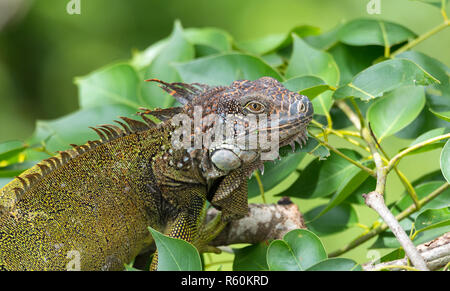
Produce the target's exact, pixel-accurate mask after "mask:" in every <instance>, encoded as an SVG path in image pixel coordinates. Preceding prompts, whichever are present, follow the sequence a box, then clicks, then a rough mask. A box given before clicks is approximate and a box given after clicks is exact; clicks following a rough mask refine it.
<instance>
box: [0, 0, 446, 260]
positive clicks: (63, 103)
mask: <svg viewBox="0 0 450 291" xmlns="http://www.w3.org/2000/svg"><path fill="white" fill-rule="evenodd" d="M68 2H69V0H39V1H31V0H0V142H3V141H7V140H11V139H22V140H23V139H25V138H27V137H29V136H30V135H31V133H32V132H33V130H34V124H35V121H36V120H37V119H52V118H56V117H60V116H62V115H65V114H67V113H70V112H72V111H74V110H76V109H77V108H78V104H77V102H78V101H77V94H78V92H77V87H76V85H75V84H74V82H73V81H74V78H75V77H77V76H83V75H86V74H88V73H89V72H91V71H93V70H95V69H98V68H99V67H102V66H104V65H107V64H110V63H112V62H116V61H119V60H126V59H129V58H130V57H131V55H132V52H133V51H134V50H143V49H145V48H146V47H147V46H149V45H150V44H152V43H153V42H155V41H157V40H159V39H161V38H164V37H166V36H168V35H169V34H170V32H171V30H172V27H173V23H174V20H175V19H179V20H180V21H181V23H182V25H183V26H184V27H207V26H214V27H218V28H223V29H225V30H227V31H228V32H229V33H230V34H231V35H232V36H233V37H234V38H235V39H236V40H248V39H254V38H258V37H261V36H264V35H267V34H271V33H283V32H286V31H288V30H289V29H290V28H292V27H294V26H296V25H301V24H309V25H313V26H317V27H320V28H321V29H322V30H323V31H327V30H329V29H331V28H332V27H334V26H336V25H337V24H338V23H340V22H342V21H344V20H350V19H354V18H360V17H367V18H381V19H384V20H388V21H392V22H396V23H399V24H402V25H404V26H406V27H408V28H410V29H411V30H413V31H414V32H415V33H417V34H422V33H424V32H426V31H427V30H429V29H431V28H433V27H435V26H436V25H438V24H439V23H441V22H442V17H441V15H440V13H439V9H437V8H435V7H433V6H430V5H426V4H423V3H421V2H418V1H411V0H381V14H380V15H370V14H368V13H367V11H366V5H367V3H368V2H369V0H339V1H337V0H245V1H242V0H214V1H213V0H189V1H187V0H147V1H144V0H142V1H137V0H136V1H121V0H80V3H81V14H80V15H69V14H68V13H67V12H66V5H67V3H68ZM449 48H450V30H446V31H442V32H440V33H438V34H436V35H434V36H432V37H431V38H430V39H428V40H427V41H425V42H423V43H421V44H420V45H418V46H417V47H416V48H415V50H418V51H421V52H424V53H426V54H427V55H429V56H432V57H434V58H436V59H438V60H440V61H441V62H443V63H444V64H446V65H447V66H450V53H449ZM331 142H332V143H333V142H337V140H331ZM385 143H386V145H385V147H386V149H387V151H388V153H389V154H391V155H392V154H394V153H395V152H396V151H397V150H398V149H400V148H402V147H404V146H406V145H408V144H409V142H408V141H405V140H400V139H398V138H396V137H391V138H389V139H386V141H385ZM340 145H344V144H339V143H336V144H335V146H337V147H339V146H340ZM346 146H348V144H346ZM438 158H439V150H437V151H436V150H435V151H432V152H429V153H426V154H419V155H415V156H413V157H409V158H405V160H404V162H402V164H400V169H401V170H403V171H404V172H405V173H406V174H407V176H408V178H409V179H410V180H414V179H415V178H417V177H419V176H421V175H423V174H425V173H427V172H430V171H432V170H435V169H438V168H439V162H438ZM307 161H309V160H308V159H306V160H304V161H303V162H302V164H301V167H303V166H304V165H306V163H307ZM292 178H295V176H293V177H291V179H290V180H288V181H286V182H285V183H282V184H281V185H280V186H279V187H282V188H286V187H288V186H289V181H292ZM402 191H403V188H402V186H401V183H400V182H399V181H398V179H397V178H396V177H395V176H393V175H391V176H390V177H389V180H388V193H387V194H388V197H387V198H388V202H392V201H394V200H395V199H396V198H397V197H399V195H400V194H401V192H402ZM268 197H270V193H268ZM257 201H258V199H254V200H253V201H252V202H257ZM272 201H275V199H272ZM295 202H297V203H298V205H300V209H301V210H302V211H306V210H308V209H311V208H312V207H314V206H315V205H318V204H320V203H323V201H319V200H314V201H309V200H308V201H306V200H305V201H302V200H296V201H295ZM362 208H363V209H361V213H360V215H362V216H363V217H362V221H363V222H364V223H371V222H372V221H373V220H374V219H376V215H375V214H374V213H373V212H372V211H371V210H368V209H367V208H366V207H364V206H362ZM361 232H362V230H361V229H359V228H352V229H349V230H348V231H346V232H345V233H344V234H342V235H341V234H338V235H332V236H329V237H327V238H325V239H324V243H325V247H326V248H327V250H328V251H332V250H334V249H335V248H336V247H338V246H342V245H343V244H345V243H346V242H348V241H349V240H350V239H352V238H354V237H355V236H356V235H358V234H360V233H361ZM370 244H371V243H366V244H365V245H366V246H368V245H370ZM385 252H386V251H383V252H382V253H385ZM366 254H367V249H364V247H362V248H360V249H358V250H355V251H352V252H350V253H348V254H345V255H344V256H345V257H350V258H354V259H356V260H357V261H359V262H364V261H367V260H369V259H367V258H366ZM223 259H225V260H227V256H226V255H225V256H222V257H221V260H223ZM228 266H229V265H228ZM211 269H217V268H215V267H211ZM224 269H227V268H224Z"/></svg>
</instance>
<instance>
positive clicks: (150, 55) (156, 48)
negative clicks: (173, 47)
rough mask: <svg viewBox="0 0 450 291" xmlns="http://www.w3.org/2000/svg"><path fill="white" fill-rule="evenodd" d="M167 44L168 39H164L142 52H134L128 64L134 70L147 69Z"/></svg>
mask: <svg viewBox="0 0 450 291" xmlns="http://www.w3.org/2000/svg"><path fill="white" fill-rule="evenodd" d="M168 43H169V39H168V38H164V39H162V40H160V41H157V42H155V43H153V44H152V45H151V46H149V47H148V48H146V49H145V50H143V51H140V52H138V51H135V52H134V53H133V57H132V59H131V61H130V64H131V65H132V66H133V67H134V68H136V70H138V71H141V70H142V69H145V68H146V67H148V66H149V65H150V64H151V63H152V62H153V60H154V59H155V58H156V57H157V56H158V55H159V54H160V53H161V51H162V50H164V49H165V48H166V46H167V44H168Z"/></svg>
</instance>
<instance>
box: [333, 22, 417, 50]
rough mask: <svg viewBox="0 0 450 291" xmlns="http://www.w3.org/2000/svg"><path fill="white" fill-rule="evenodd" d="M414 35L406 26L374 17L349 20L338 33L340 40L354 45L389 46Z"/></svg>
mask: <svg viewBox="0 0 450 291" xmlns="http://www.w3.org/2000/svg"><path fill="white" fill-rule="evenodd" d="M415 37H416V34H415V33H414V32H412V31H411V30H409V29H408V28H406V27H403V26H401V25H399V24H395V23H392V22H387V21H381V20H375V19H355V20H352V21H349V22H348V23H346V24H345V25H344V26H343V27H342V28H341V29H340V30H339V33H338V38H339V40H340V41H341V42H343V43H345V44H348V45H354V46H364V45H381V46H388V47H390V46H392V45H395V44H398V43H401V42H404V41H407V40H408V39H412V38H415Z"/></svg>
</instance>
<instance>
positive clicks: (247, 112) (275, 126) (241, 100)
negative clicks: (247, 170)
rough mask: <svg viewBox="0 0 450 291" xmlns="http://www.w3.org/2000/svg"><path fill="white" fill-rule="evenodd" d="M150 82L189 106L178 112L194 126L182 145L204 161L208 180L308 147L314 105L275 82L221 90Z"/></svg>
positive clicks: (237, 83)
mask: <svg viewBox="0 0 450 291" xmlns="http://www.w3.org/2000/svg"><path fill="white" fill-rule="evenodd" d="M150 81H155V82H158V83H160V84H161V87H162V88H163V89H164V90H165V91H167V92H168V93H169V94H171V95H172V96H174V97H175V98H176V99H177V100H178V101H179V102H180V103H181V104H183V105H184V107H182V110H179V111H178V113H181V115H183V116H184V117H183V118H184V120H185V121H188V122H189V123H190V124H189V125H188V126H185V127H184V128H183V130H179V131H178V133H179V136H178V137H181V138H184V141H186V140H187V139H186V138H188V137H189V141H188V142H187V143H186V142H185V143H184V144H183V145H184V146H185V147H186V150H188V152H189V153H190V154H191V157H195V158H196V159H197V160H198V161H199V166H200V167H201V168H202V171H203V172H204V176H205V177H206V178H213V179H214V178H217V177H220V176H223V175H226V174H227V173H229V172H230V171H233V170H235V169H237V168H240V167H243V166H246V165H248V164H250V163H251V164H255V165H262V162H261V161H263V160H270V159H274V158H277V157H278V148H279V147H282V146H284V145H287V144H290V145H291V146H292V147H295V143H294V142H298V143H299V144H300V145H302V144H303V143H304V142H306V138H307V137H306V127H307V126H308V124H309V122H310V121H311V119H312V115H313V106H312V104H311V102H310V100H309V99H308V98H307V97H306V96H303V95H300V94H298V93H296V92H292V91H289V90H287V89H286V88H285V87H284V86H283V85H282V84H281V83H280V82H279V81H277V80H276V79H274V78H271V77H262V78H260V79H258V80H255V81H249V80H240V81H235V82H233V83H232V84H231V85H229V86H216V87H211V86H208V85H203V84H198V83H193V84H184V83H165V82H163V81H160V80H156V79H152V80H150ZM183 118H180V119H176V122H175V123H179V121H180V120H181V121H182V122H183ZM185 125H186V124H185ZM174 140H177V139H174ZM179 145H180V144H178V146H179ZM274 151H275V154H273V152H274Z"/></svg>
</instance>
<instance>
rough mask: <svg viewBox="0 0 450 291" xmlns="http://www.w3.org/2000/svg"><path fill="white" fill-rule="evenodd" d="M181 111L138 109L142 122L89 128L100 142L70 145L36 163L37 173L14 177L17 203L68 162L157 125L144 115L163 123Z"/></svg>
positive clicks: (119, 121) (173, 109) (123, 118)
mask: <svg viewBox="0 0 450 291" xmlns="http://www.w3.org/2000/svg"><path fill="white" fill-rule="evenodd" d="M181 109H182V108H181V107H174V108H167V109H155V110H149V109H146V108H140V110H143V111H142V112H137V114H138V115H139V116H140V117H141V118H142V119H143V121H139V120H135V119H131V118H128V117H123V116H122V117H119V118H120V119H121V120H114V122H115V123H117V124H118V125H120V126H117V125H113V124H102V125H99V126H97V127H90V128H91V129H92V130H94V131H95V132H96V133H97V135H98V136H99V138H100V140H94V141H88V142H87V143H86V144H84V145H76V144H71V146H72V149H69V150H66V151H59V152H58V155H57V156H54V157H50V158H48V159H45V160H43V161H41V162H40V163H38V164H37V165H36V166H37V167H38V168H39V172H34V173H31V174H22V175H20V176H17V177H16V179H17V180H18V181H19V182H20V184H21V185H20V187H15V188H13V189H12V190H13V191H14V192H15V194H16V197H17V201H18V200H20V198H21V197H22V196H23V195H24V194H25V192H26V191H28V190H29V189H31V188H32V187H33V186H34V185H35V184H36V183H38V182H39V181H40V180H41V179H42V178H43V177H45V176H46V175H48V174H49V173H51V172H52V171H54V170H56V169H58V168H60V167H61V166H63V165H64V164H66V163H68V162H69V161H70V160H72V159H74V158H76V157H78V156H80V155H82V154H84V153H86V152H88V151H90V150H93V149H95V148H96V147H98V146H100V145H102V144H105V143H107V142H110V141H113V140H115V139H117V138H120V137H122V136H126V135H130V134H135V133H138V132H142V131H145V130H149V129H151V128H154V127H156V126H157V124H156V123H155V122H154V121H152V120H151V119H150V118H148V117H147V116H146V115H153V116H155V117H156V118H158V119H160V120H162V121H165V120H167V119H169V118H170V117H172V116H174V115H175V114H177V113H180V112H181Z"/></svg>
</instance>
